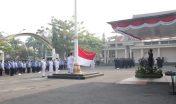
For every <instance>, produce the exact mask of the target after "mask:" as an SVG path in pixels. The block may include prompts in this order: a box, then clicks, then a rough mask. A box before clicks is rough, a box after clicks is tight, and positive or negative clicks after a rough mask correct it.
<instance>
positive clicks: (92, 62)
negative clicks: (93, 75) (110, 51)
mask: <svg viewBox="0 0 176 104" xmlns="http://www.w3.org/2000/svg"><path fill="white" fill-rule="evenodd" d="M90 69H91V70H92V71H93V72H95V61H94V60H92V61H91V64H90Z"/></svg>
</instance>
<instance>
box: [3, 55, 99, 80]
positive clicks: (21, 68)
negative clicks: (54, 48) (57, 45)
mask: <svg viewBox="0 0 176 104" xmlns="http://www.w3.org/2000/svg"><path fill="white" fill-rule="evenodd" d="M62 69H67V70H68V73H69V74H73V73H74V71H73V70H74V56H73V54H72V53H70V54H68V56H67V59H66V60H59V59H58V58H56V59H54V60H52V59H47V60H46V59H44V58H43V59H41V60H27V61H21V60H8V61H5V62H2V61H0V76H3V75H4V74H5V75H10V76H14V75H21V74H24V73H37V72H38V73H41V75H42V77H45V76H46V72H47V71H48V75H53V74H58V73H59V72H60V70H62ZM90 69H92V70H93V71H94V69H95V62H94V60H93V61H92V63H91V65H90Z"/></svg>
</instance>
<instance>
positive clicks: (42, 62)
mask: <svg viewBox="0 0 176 104" xmlns="http://www.w3.org/2000/svg"><path fill="white" fill-rule="evenodd" d="M41 64H42V77H45V72H46V61H45V59H44V58H43V59H42V61H41Z"/></svg>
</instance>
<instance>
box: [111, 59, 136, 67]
mask: <svg viewBox="0 0 176 104" xmlns="http://www.w3.org/2000/svg"><path fill="white" fill-rule="evenodd" d="M114 65H115V69H119V68H131V67H134V66H135V63H134V60H133V59H131V58H115V59H114Z"/></svg>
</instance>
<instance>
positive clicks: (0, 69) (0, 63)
mask: <svg viewBox="0 0 176 104" xmlns="http://www.w3.org/2000/svg"><path fill="white" fill-rule="evenodd" d="M3 70H4V63H3V62H2V61H0V76H2V72H3Z"/></svg>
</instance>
